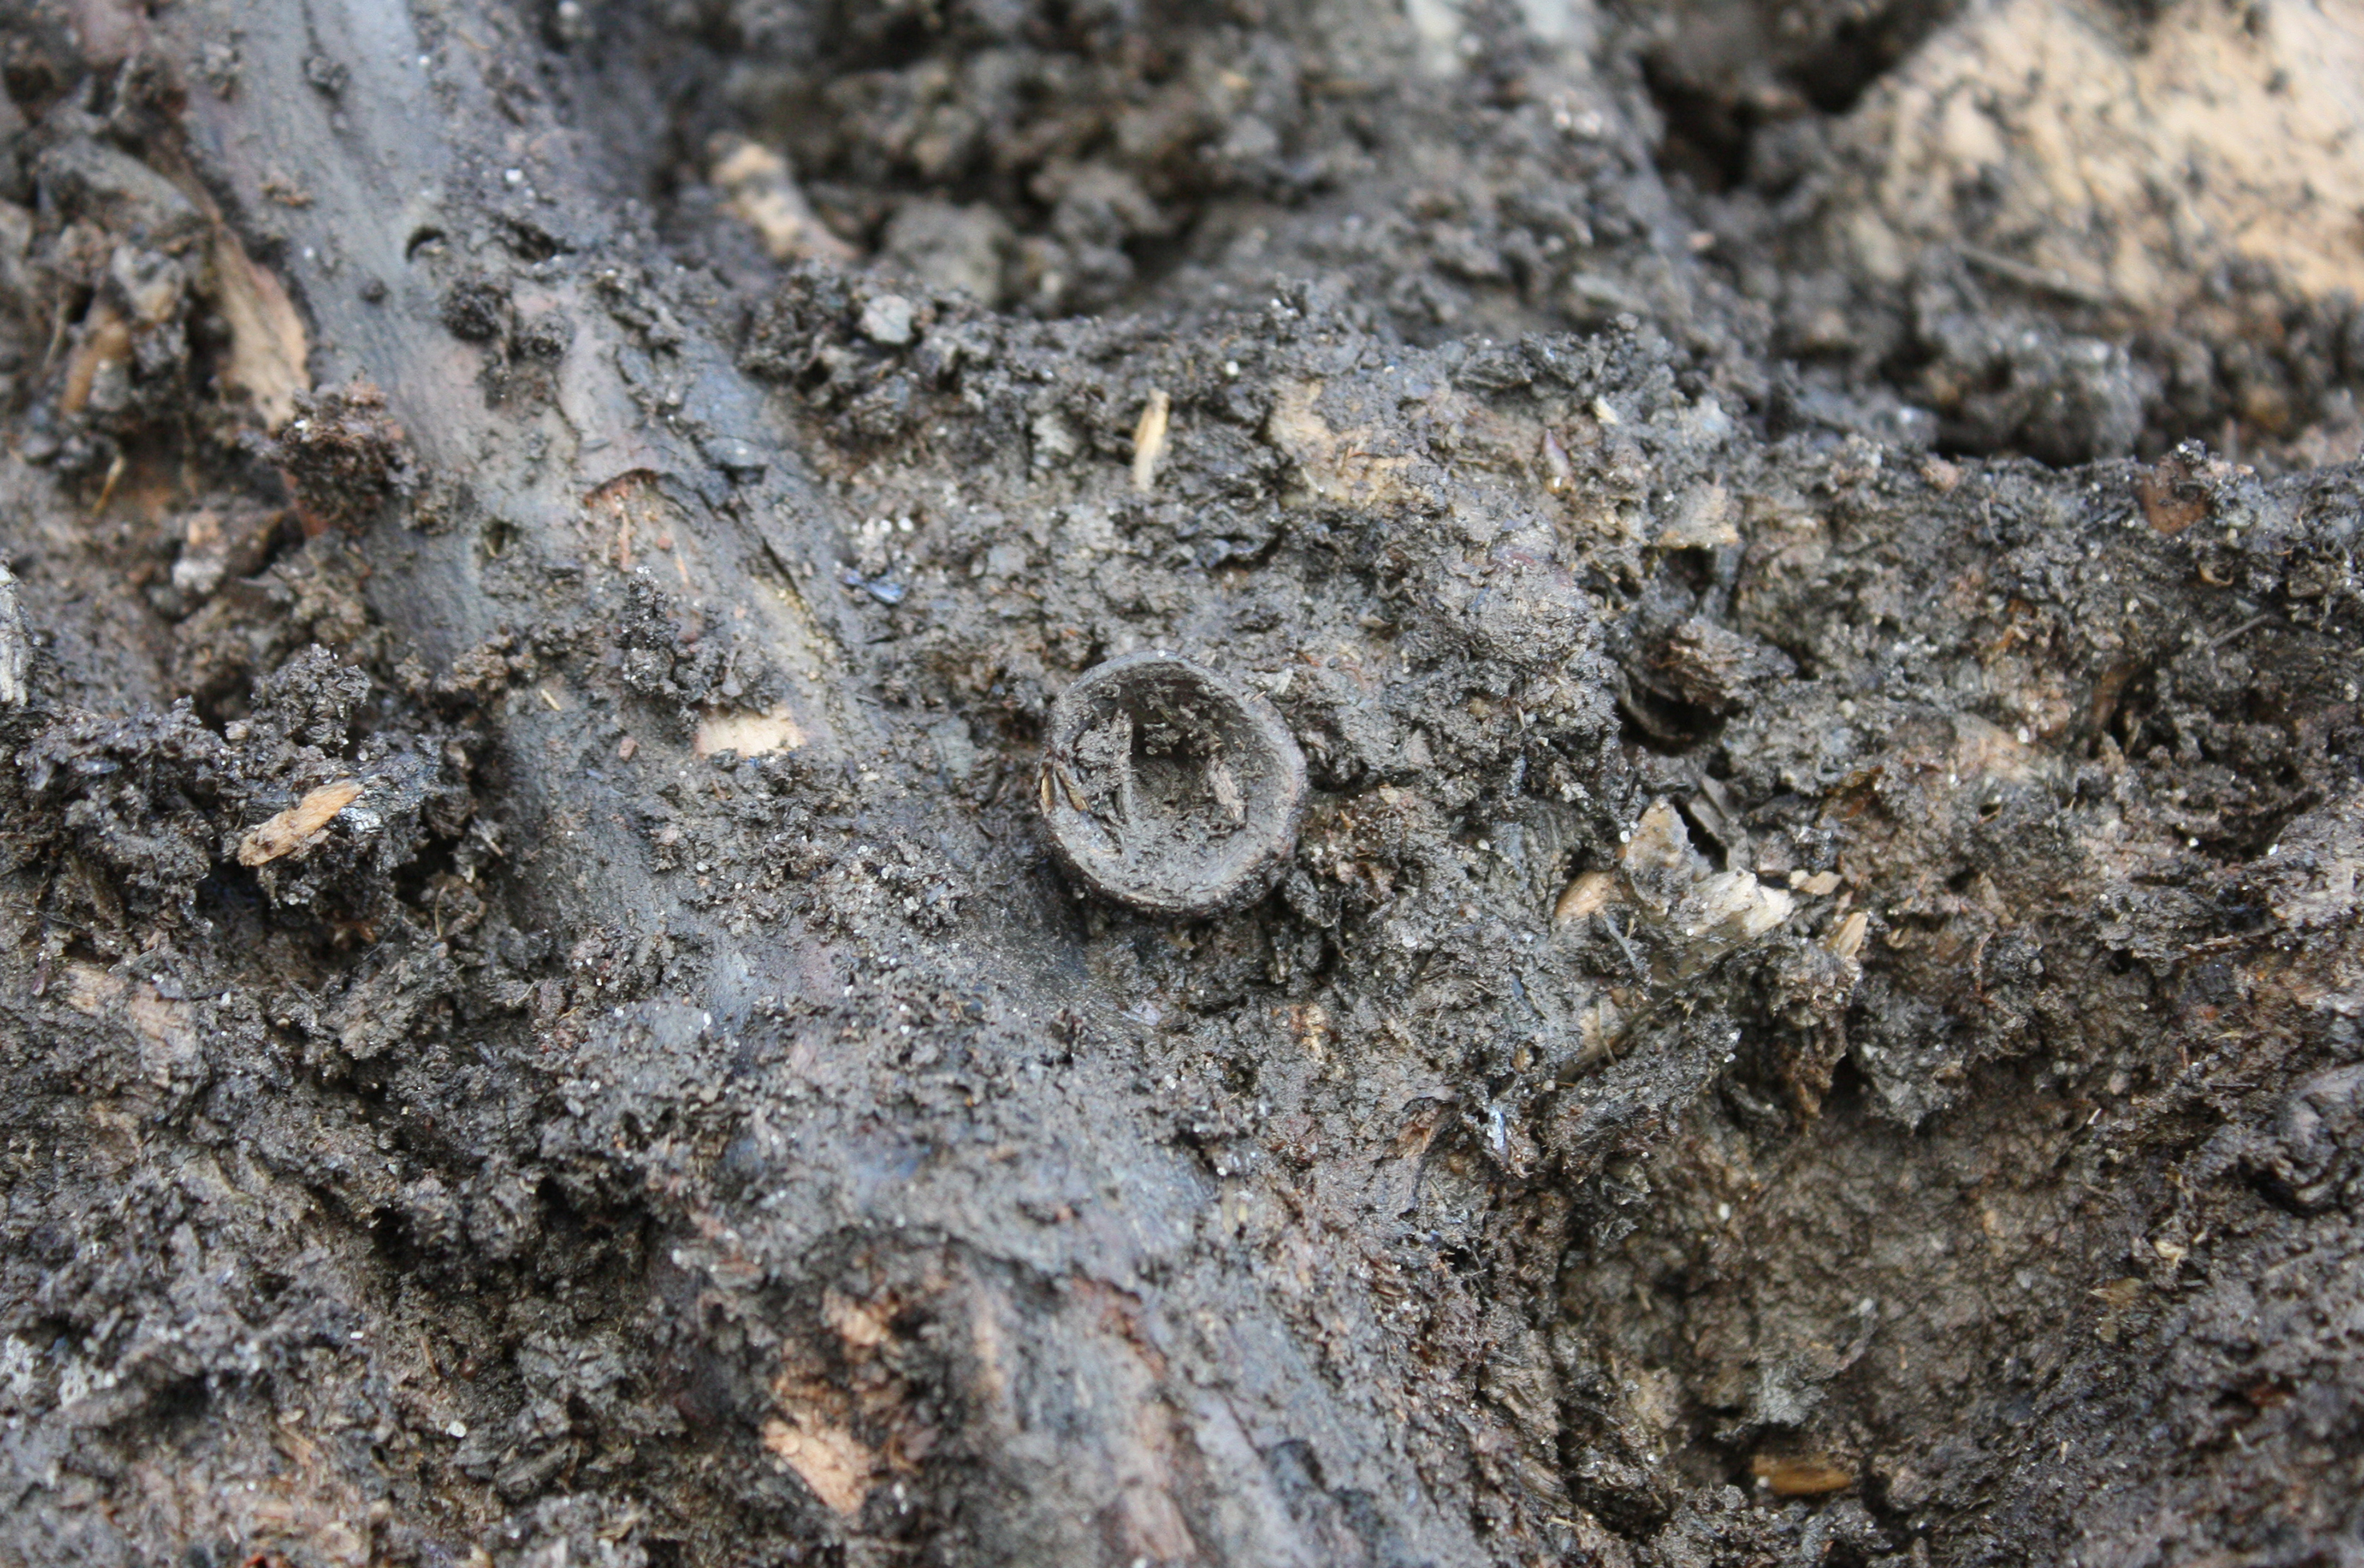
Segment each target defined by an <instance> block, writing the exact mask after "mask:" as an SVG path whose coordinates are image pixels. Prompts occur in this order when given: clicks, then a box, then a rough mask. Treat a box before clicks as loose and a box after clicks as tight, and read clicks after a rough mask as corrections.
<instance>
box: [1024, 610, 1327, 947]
mask: <svg viewBox="0 0 2364 1568" xmlns="http://www.w3.org/2000/svg"><path fill="white" fill-rule="evenodd" d="M1161 699H1163V701H1164V702H1165V703H1168V704H1171V703H1175V702H1177V701H1179V702H1186V703H1189V704H1191V705H1193V706H1197V707H1198V708H1199V712H1200V713H1201V714H1202V715H1203V716H1205V717H1207V718H1209V719H1210V720H1211V721H1212V727H1213V728H1214V729H1215V730H1216V732H1217V734H1218V736H1219V738H1220V740H1221V744H1222V747H1223V750H1224V751H1225V753H1226V754H1227V755H1229V756H1231V757H1232V758H1234V759H1236V760H1238V762H1239V763H1240V765H1239V767H1238V773H1239V775H1240V777H1239V779H1238V785H1237V792H1238V795H1239V796H1240V806H1241V808H1242V810H1243V812H1244V816H1243V819H1242V820H1241V822H1240V823H1239V825H1238V826H1237V827H1236V828H1233V829H1232V832H1230V833H1229V834H1228V835H1226V836H1225V838H1224V839H1223V840H1222V841H1221V844H1220V845H1218V846H1212V847H1210V850H1209V851H1208V852H1205V853H1202V854H1199V855H1195V856H1176V855H1174V854H1164V855H1158V856H1154V857H1152V858H1150V859H1148V860H1147V861H1145V862H1133V861H1132V860H1130V859H1128V858H1127V857H1126V856H1125V855H1123V854H1122V853H1121V852H1120V851H1119V850H1118V848H1117V847H1116V845H1115V844H1114V842H1113V841H1112V839H1111V835H1110V831H1109V829H1107V828H1105V827H1103V826H1102V824H1101V822H1100V819H1099V817H1098V816H1097V815H1095V814H1094V813H1093V812H1091V811H1090V810H1089V809H1088V806H1087V800H1086V797H1085V793H1084V789H1083V787H1082V786H1081V784H1079V783H1078V773H1077V756H1076V748H1077V744H1078V742H1079V741H1080V740H1082V739H1083V737H1084V735H1085V732H1086V731H1087V729H1088V728H1090V727H1091V725H1092V724H1093V723H1094V722H1095V721H1098V720H1100V719H1104V718H1105V717H1108V716H1110V715H1111V714H1114V713H1118V712H1124V713H1127V714H1131V715H1138V714H1139V713H1140V712H1142V711H1143V709H1144V708H1147V707H1149V706H1150V705H1152V704H1154V703H1157V702H1159V701H1160V700H1161ZM1038 795H1039V799H1040V801H1041V805H1042V809H1043V820H1044V822H1045V823H1046V825H1047V826H1048V827H1049V828H1050V830H1051V844H1052V847H1053V849H1054V851H1056V852H1057V854H1058V858H1059V862H1060V863H1061V864H1062V865H1064V866H1065V867H1066V869H1067V871H1068V873H1069V874H1071V875H1072V876H1074V877H1075V878H1076V881H1078V882H1080V883H1082V884H1084V885H1085V886H1087V887H1088V888H1090V889H1091V890H1092V891H1093V892H1095V893H1098V894H1099V895H1101V896H1102V897H1105V898H1109V899H1111V900H1113V901H1115V902H1116V903H1119V904H1122V905H1125V906H1128V907H1130V908H1133V909H1138V910H1140V911H1142V912H1143V914H1148V915H1161V916H1169V917H1174V916H1201V915H1213V914H1219V913H1221V912H1222V911H1223V910H1226V909H1232V908H1236V907H1238V906H1241V905H1243V904H1246V903H1248V902H1250V901H1252V900H1254V899H1255V898H1257V897H1259V896H1261V895H1263V894H1264V892H1265V891H1266V889H1267V888H1269V887H1270V886H1271V885H1272V883H1273V881H1274V879H1275V877H1276V876H1277V874H1278V873H1279V871H1280V869H1281V867H1282V866H1284V865H1285V864H1287V863H1288V857H1289V855H1290V854H1291V853H1293V852H1294V851H1295V850H1296V848H1297V828H1298V823H1299V819H1300V818H1301V817H1303V816H1304V813H1305V798H1306V783H1305V755H1304V753H1303V752H1301V751H1299V750H1298V747H1297V740H1296V738H1295V737H1294V736H1292V735H1291V734H1290V733H1289V730H1288V724H1287V723H1286V722H1285V721H1284V720H1283V719H1282V718H1281V717H1280V715H1279V713H1278V712H1277V710H1275V708H1274V707H1273V706H1272V704H1270V703H1269V702H1267V701H1266V700H1265V699H1264V697H1263V696H1262V695H1258V694H1257V693H1255V692H1253V691H1250V690H1249V689H1247V688H1246V687H1245V686H1243V685H1241V684H1239V683H1237V682H1235V681H1233V680H1232V679H1230V678H1229V677H1228V676H1225V675H1221V674H1219V673H1216V672H1215V671H1213V670H1210V669H1208V668H1207V667H1206V666H1205V665H1203V664H1200V663H1198V662H1195V661H1192V660H1188V659H1185V658H1182V657H1181V656H1179V655H1178V654H1172V653H1162V652H1154V651H1153V652H1143V653H1125V654H1120V655H1119V656H1117V657H1116V658H1114V659H1110V660H1108V661H1106V662H1103V663H1100V664H1098V665H1095V666H1094V667H1093V668H1091V669H1090V670H1088V671H1087V672H1085V673H1084V674H1083V675H1082V676H1080V677H1079V678H1077V679H1076V682H1075V683H1074V684H1072V685H1070V686H1068V687H1067V689H1066V690H1065V691H1064V692H1062V693H1061V694H1060V695H1059V698H1058V700H1057V701H1056V702H1054V703H1053V704H1052V706H1051V722H1050V727H1049V730H1048V733H1047V734H1046V735H1045V737H1044V741H1043V764H1042V773H1041V775H1040V778H1039V781H1038ZM1177 862H1178V863H1177Z"/></svg>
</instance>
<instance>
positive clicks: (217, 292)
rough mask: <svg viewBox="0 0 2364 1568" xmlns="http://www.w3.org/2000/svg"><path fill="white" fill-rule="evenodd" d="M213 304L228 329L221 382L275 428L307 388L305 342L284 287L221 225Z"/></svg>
mask: <svg viewBox="0 0 2364 1568" xmlns="http://www.w3.org/2000/svg"><path fill="white" fill-rule="evenodd" d="M213 304H214V308H215V309H216V310H217V311H218V312H220V314H221V318H222V320H223V322H224V323H226V324H227V325H228V326H229V358H228V359H227V360H226V361H223V364H222V368H221V379H222V382H223V384H225V385H227V386H229V388H231V389H232V390H233V391H237V392H243V393H245V394H246V395H247V396H248V397H250V398H251V399H253V401H254V406H255V408H256V410H257V411H258V412H260V413H261V414H262V420H263V423H264V424H265V425H267V426H268V427H269V428H272V429H274V430H275V429H277V428H279V427H280V426H282V425H284V424H285V423H287V421H288V420H289V419H291V418H293V417H295V414H296V394H297V393H299V392H308V391H310V390H311V388H312V377H311V373H310V372H309V371H308V370H307V368H306V361H307V360H308V359H309V358H310V356H311V351H312V350H311V342H310V339H309V338H308V337H307V334H306V332H305V330H304V317H302V316H301V315H299V314H297V312H296V305H295V302H294V301H293V300H290V299H289V298H288V297H287V290H286V288H285V287H284V285H283V284H281V283H280V282H279V279H278V278H277V277H276V276H274V275H273V273H272V272H270V271H268V270H267V269H265V268H262V267H259V266H257V265H255V264H254V262H253V261H250V260H248V259H247V254H246V252H245V250H242V249H240V246H239V242H238V237H237V236H236V235H234V234H232V233H231V232H230V231H229V228H228V227H227V226H217V227H216V228H215V229H214V241H213Z"/></svg>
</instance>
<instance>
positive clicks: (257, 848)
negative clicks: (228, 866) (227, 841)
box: [238, 779, 362, 866]
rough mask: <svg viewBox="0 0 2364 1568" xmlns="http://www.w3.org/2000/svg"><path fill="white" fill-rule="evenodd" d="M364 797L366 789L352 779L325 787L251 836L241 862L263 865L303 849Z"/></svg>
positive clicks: (242, 850) (240, 848)
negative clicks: (345, 810) (332, 821)
mask: <svg viewBox="0 0 2364 1568" xmlns="http://www.w3.org/2000/svg"><path fill="white" fill-rule="evenodd" d="M361 795H362V786H361V785H360V784H355V783H354V782H353V781H352V780H351V779H346V780H344V781H342V782H341V783H338V784H322V785H321V786H320V787H319V788H318V789H316V790H314V791H313V792H312V793H311V794H309V795H306V796H305V797H304V798H303V799H301V800H299V801H297V802H296V804H295V805H293V806H289V807H288V808H287V809H286V810H284V811H283V812H281V813H280V814H279V815H278V816H276V817H273V818H272V819H271V820H270V821H268V822H265V823H263V824H262V826H261V827H259V828H255V829H254V831H252V832H251V833H249V834H248V835H247V836H246V838H245V839H244V840H241V841H240V844H239V846H238V863H239V864H240V865H242V866H259V865H262V864H264V863H265V862H270V861H275V860H277V859H278V858H279V857H280V856H282V855H284V854H286V853H288V852H290V851H294V850H296V849H298V848H300V847H301V846H302V845H303V844H304V842H305V841H306V840H308V839H310V838H311V837H312V835H313V834H315V833H318V831H319V830H320V829H321V828H326V827H327V826H328V825H329V818H330V817H334V816H336V814H337V813H338V812H340V811H342V810H343V809H344V808H345V807H346V806H351V804H352V803H353V802H354V801H356V800H359V799H360V798H361Z"/></svg>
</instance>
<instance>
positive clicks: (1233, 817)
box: [1074, 699, 1247, 859]
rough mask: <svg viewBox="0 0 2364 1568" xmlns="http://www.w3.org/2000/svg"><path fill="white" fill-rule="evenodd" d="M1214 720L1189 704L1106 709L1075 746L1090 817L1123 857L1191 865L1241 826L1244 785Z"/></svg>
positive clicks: (1147, 703) (1244, 813) (1244, 812)
mask: <svg viewBox="0 0 2364 1568" xmlns="http://www.w3.org/2000/svg"><path fill="white" fill-rule="evenodd" d="M1228 751H1229V749H1228V748H1227V747H1226V746H1225V745H1224V733H1223V726H1222V724H1221V720H1220V719H1219V718H1218V717H1217V716H1216V715H1215V714H1213V713H1210V712H1208V711H1207V710H1206V709H1204V708H1203V707H1201V706H1199V705H1197V704H1193V703H1190V702H1188V701H1181V702H1163V701H1156V700H1154V699H1152V700H1149V701H1144V702H1138V703H1136V704H1131V705H1118V706H1111V707H1110V708H1109V709H1108V710H1107V711H1105V712H1103V713H1101V714H1099V715H1098V716H1097V717H1095V719H1094V720H1093V722H1091V723H1090V724H1088V725H1087V726H1086V727H1085V728H1083V729H1082V730H1081V731H1080V732H1079V733H1078V734H1077V735H1076V740H1075V749H1074V757H1075V772H1076V782H1077V783H1078V784H1079V785H1080V786H1081V787H1082V790H1083V794H1084V799H1085V802H1086V804H1087V807H1088V808H1089V810H1090V812H1091V814H1092V815H1093V816H1094V817H1096V818H1098V820H1099V821H1100V823H1101V824H1102V825H1103V826H1104V827H1105V828H1108V829H1109V831H1110V837H1111V838H1113V839H1114V840H1116V844H1117V847H1118V848H1119V850H1120V851H1121V852H1122V853H1123V854H1124V855H1125V856H1126V857H1127V858H1128V859H1130V858H1132V857H1133V856H1136V855H1142V854H1155V855H1161V856H1185V857H1191V858H1196V857H1197V856H1199V855H1203V854H1205V853H1208V852H1209V851H1215V850H1219V849H1220V848H1221V845H1222V844H1223V842H1224V841H1225V840H1228V839H1229V838H1230V837H1231V836H1232V834H1233V833H1234V832H1235V831H1237V830H1238V829H1239V828H1241V827H1242V826H1243V824H1244V823H1245V822H1246V821H1247V802H1246V798H1245V796H1244V795H1243V793H1242V790H1243V780H1242V779H1241V778H1240V777H1239V775H1238V773H1236V772H1235V771H1234V767H1233V761H1232V757H1231V756H1230V755H1229V754H1228Z"/></svg>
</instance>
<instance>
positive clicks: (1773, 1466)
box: [1748, 1453, 1855, 1497]
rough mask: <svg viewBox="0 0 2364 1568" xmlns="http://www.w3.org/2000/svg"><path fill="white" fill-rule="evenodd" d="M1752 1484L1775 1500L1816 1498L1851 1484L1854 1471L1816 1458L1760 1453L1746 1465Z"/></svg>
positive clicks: (1819, 1457) (1853, 1480)
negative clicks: (1750, 1474)
mask: <svg viewBox="0 0 2364 1568" xmlns="http://www.w3.org/2000/svg"><path fill="white" fill-rule="evenodd" d="M1748 1468H1749V1470H1750V1471H1751V1472H1752V1473H1754V1474H1755V1475H1756V1484H1757V1485H1760V1486H1762V1487H1764V1488H1765V1489H1766V1490H1767V1491H1768V1492H1770V1493H1772V1494H1773V1495H1774V1496H1777V1497H1819V1496H1823V1494H1824V1493H1828V1492H1836V1491H1840V1490H1842V1489H1844V1488H1845V1487H1848V1486H1852V1485H1855V1472H1854V1471H1852V1470H1849V1469H1847V1468H1846V1467H1845V1466H1844V1465H1839V1464H1834V1463H1833V1462H1831V1461H1829V1460H1827V1459H1824V1458H1822V1457H1821V1456H1820V1455H1816V1456H1814V1457H1812V1458H1805V1459H1793V1458H1790V1457H1787V1456H1785V1455H1781V1454H1770V1453H1760V1454H1758V1455H1757V1456H1756V1458H1755V1459H1752V1460H1750V1461H1749V1462H1748Z"/></svg>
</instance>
